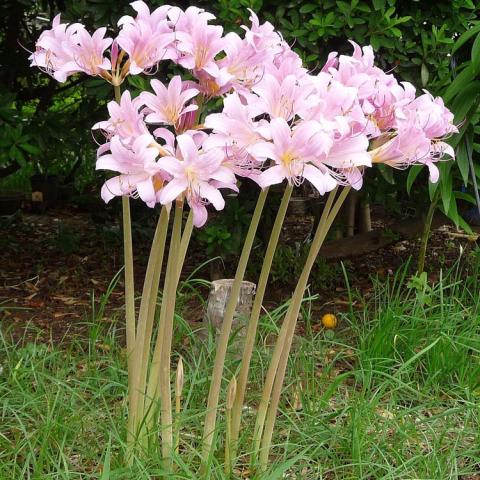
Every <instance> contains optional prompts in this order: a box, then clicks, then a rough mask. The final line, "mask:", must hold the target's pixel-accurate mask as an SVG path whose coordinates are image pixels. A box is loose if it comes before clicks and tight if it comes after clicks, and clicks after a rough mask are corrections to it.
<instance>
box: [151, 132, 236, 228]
mask: <svg viewBox="0 0 480 480" xmlns="http://www.w3.org/2000/svg"><path fill="white" fill-rule="evenodd" d="M177 144H178V147H177V151H176V155H175V156H171V157H169V156H166V157H163V158H162V159H161V164H162V166H163V169H164V170H165V171H166V172H168V173H169V174H170V175H171V176H172V177H173V178H172V179H171V180H170V181H169V182H168V183H167V185H165V186H164V187H163V189H162V190H161V191H160V195H159V200H160V202H161V203H163V204H168V203H170V202H172V201H174V200H175V199H181V198H182V197H183V196H185V198H186V200H187V202H188V204H189V205H190V208H191V209H192V211H193V222H194V225H195V226H196V227H201V226H202V225H204V224H205V222H206V221H207V216H208V213H207V209H206V207H205V203H206V202H209V203H211V204H212V205H213V206H214V207H215V209H216V210H222V209H223V207H224V206H225V200H224V199H223V197H222V195H221V193H220V192H219V190H218V188H219V186H221V187H222V188H230V189H232V190H237V187H236V185H235V175H234V174H233V172H232V171H231V170H230V169H228V168H227V167H224V166H223V165H222V162H223V157H224V155H223V152H222V151H221V150H220V149H211V150H208V151H206V152H204V151H202V150H199V147H198V145H196V144H195V142H194V140H193V138H192V137H191V136H190V135H188V134H182V135H179V136H178V137H177Z"/></svg>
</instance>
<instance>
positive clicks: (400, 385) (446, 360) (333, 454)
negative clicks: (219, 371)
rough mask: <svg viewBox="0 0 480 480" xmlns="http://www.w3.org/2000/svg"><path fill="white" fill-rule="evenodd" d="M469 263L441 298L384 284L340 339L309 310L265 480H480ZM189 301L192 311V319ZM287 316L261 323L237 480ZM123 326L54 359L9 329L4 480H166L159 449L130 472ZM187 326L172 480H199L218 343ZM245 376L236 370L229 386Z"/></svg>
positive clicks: (1, 402) (97, 332) (447, 281)
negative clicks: (204, 422)
mask: <svg viewBox="0 0 480 480" xmlns="http://www.w3.org/2000/svg"><path fill="white" fill-rule="evenodd" d="M467 263H468V264H469V267H468V269H465V268H462V269H460V268H459V267H458V265H457V266H455V268H453V269H452V270H451V271H449V272H444V273H443V275H442V276H441V278H440V280H439V281H438V282H436V283H435V284H431V283H428V282H427V281H426V278H424V277H420V278H416V279H413V280H411V279H407V278H406V274H405V271H406V270H405V271H403V272H399V273H398V274H397V275H396V277H395V278H392V279H391V280H390V281H385V280H382V281H380V280H373V283H374V289H373V294H372V295H371V296H370V297H369V298H368V300H364V299H362V298H361V297H359V296H358V293H356V292H353V291H350V290H349V295H350V298H351V299H352V300H353V299H355V300H357V304H358V300H361V301H364V308H362V309H353V308H352V309H351V311H350V312H348V313H346V314H343V315H339V317H340V318H339V320H340V322H339V323H340V327H339V330H337V331H336V332H335V334H333V335H332V334H331V332H330V333H328V332H324V331H320V332H316V333H312V331H315V329H311V328H309V325H311V324H315V323H318V321H319V319H318V318H315V314H314V313H312V312H314V311H315V310H314V309H312V308H311V307H312V303H311V302H313V303H314V300H313V299H311V300H307V301H306V302H305V304H304V309H303V314H302V316H303V320H302V321H303V322H305V324H306V327H307V328H306V329H305V330H306V331H307V334H306V335H305V336H303V337H298V338H297V339H296V340H295V348H294V352H293V353H292V355H291V358H290V365H289V370H288V371H289V374H288V377H287V379H286V383H285V390H284V395H283V401H282V403H281V406H280V408H281V414H280V415H279V417H278V420H277V425H276V433H275V436H274V448H273V450H272V456H271V462H270V470H269V472H268V473H267V474H265V475H262V477H261V478H262V479H267V480H268V479H275V478H278V479H280V478H298V479H312V480H313V479H315V480H317V479H325V480H327V479H328V480H330V479H342V480H343V479H392V480H394V479H395V480H398V479H435V480H437V479H464V480H466V479H473V478H475V477H474V476H473V475H474V474H478V473H479V472H480V436H479V435H478V432H479V423H480V293H479V291H478V287H477V282H478V280H477V279H478V274H479V271H480V269H479V267H478V264H479V263H480V262H479V261H478V258H473V259H469V261H468V262H467ZM407 284H408V286H407ZM112 285H114V284H112ZM192 285H193V282H192ZM112 288H113V286H112ZM192 288H193V287H192ZM186 290H188V289H184V291H186ZM193 294H195V295H197V294H198V291H197V290H196V289H194V293H193ZM183 300H184V299H183ZM183 300H182V301H181V302H180V304H181V305H188V303H186V302H184V301H183ZM102 301H103V302H104V301H105V299H103V300H102ZM104 306H105V303H101V304H100V313H101V315H98V318H101V317H103V316H104V313H103V310H104ZM283 311H284V306H283V307H280V308H279V309H278V310H277V311H273V312H270V314H269V315H266V316H265V317H264V318H263V319H262V326H261V332H260V335H259V338H258V342H257V343H258V348H257V349H256V351H255V354H254V358H253V370H252V376H251V384H250V389H249V392H248V396H247V401H248V403H247V406H246V408H245V412H244V421H243V423H242V425H243V430H242V432H241V438H240V448H239V458H238V459H237V460H238V461H237V469H238V470H237V473H236V474H235V476H236V477H237V478H252V475H250V476H249V475H248V472H247V470H248V466H249V455H248V454H249V451H250V449H251V447H252V445H251V432H252V427H253V423H254V420H255V406H256V404H257V401H258V398H259V396H260V393H261V385H262V381H263V376H264V373H265V371H266V368H267V367H268V358H269V354H270V347H269V345H271V343H272V335H273V334H274V333H275V332H276V331H277V330H278V323H279V320H280V318H281V315H282V312H283ZM97 313H98V310H97ZM118 325H120V322H111V323H107V324H106V323H100V322H98V321H96V320H91V321H90V335H89V336H88V337H87V338H84V339H80V338H74V339H70V341H69V342H68V343H65V344H64V345H55V346H53V345H46V344H42V343H40V342H36V343H35V342H34V343H27V342H26V341H24V342H22V341H19V342H16V343H14V342H13V341H12V340H11V339H10V337H9V334H8V332H7V331H5V329H4V333H3V334H2V336H1V337H0V366H1V373H0V479H1V480H4V479H5V480H10V479H12V480H17V479H82V480H83V479H93V478H95V479H101V480H108V479H132V480H133V479H135V480H137V479H149V478H159V477H160V476H161V475H162V470H161V462H160V456H159V449H158V448H153V449H152V450H151V451H147V452H144V453H143V454H142V455H141V456H139V457H138V458H137V459H135V462H134V466H133V467H131V468H126V467H124V465H123V457H124V453H125V443H124V439H125V423H126V404H125V396H126V383H127V378H126V364H125V354H124V351H123V349H122V348H121V346H120V340H119V339H120V337H121V333H122V332H120V331H119V330H118V328H120V327H118ZM177 325H178V328H177V332H176V336H175V339H176V349H175V358H174V361H176V359H177V358H178V355H180V354H181V355H182V357H183V359H184V365H185V387H184V394H183V407H184V408H183V412H182V414H181V416H180V418H179V419H178V421H179V423H180V425H181V451H180V455H179V456H178V457H177V458H176V459H175V462H176V473H175V475H174V477H173V478H177V479H196V478H198V476H197V474H196V471H197V467H198V465H199V450H200V435H201V432H202V428H203V426H202V420H203V416H204V409H205V406H206V397H207V394H208V386H209V374H210V372H211V366H212V364H213V359H214V353H215V346H214V343H213V340H212V339H211V338H210V339H207V340H206V342H205V343H203V342H201V341H200V340H199V339H198V338H197V336H196V334H195V332H193V331H191V329H190V327H189V326H188V324H187V323H186V322H184V321H181V311H179V317H178V322H177ZM237 367H238V362H237V361H236V360H235V359H234V358H231V359H229V360H228V364H227V368H226V372H225V379H228V380H229V379H230V378H231V375H232V374H233V373H234V372H235V371H236V368H237ZM225 384H226V381H225ZM224 397H225V395H224V394H223V397H222V401H223V402H224V401H225V398H224ZM222 415H223V410H222ZM224 428H225V424H224V418H221V421H220V422H219V424H218V436H217V446H218V448H217V454H216V456H215V459H213V460H212V474H211V478H212V479H222V478H225V477H224V474H223V442H224ZM155 435H156V436H158V432H156V433H155ZM153 443H155V442H153ZM241 473H243V474H244V475H245V476H243V477H241V476H240V474H241Z"/></svg>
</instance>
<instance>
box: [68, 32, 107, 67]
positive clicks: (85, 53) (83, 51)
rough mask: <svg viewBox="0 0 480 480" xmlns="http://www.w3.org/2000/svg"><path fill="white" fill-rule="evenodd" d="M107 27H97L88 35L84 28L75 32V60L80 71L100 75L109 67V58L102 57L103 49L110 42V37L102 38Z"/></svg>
mask: <svg viewBox="0 0 480 480" xmlns="http://www.w3.org/2000/svg"><path fill="white" fill-rule="evenodd" d="M106 32H107V29H106V28H105V27H102V28H99V29H98V30H96V31H95V32H93V35H90V34H89V33H88V32H87V31H86V30H85V28H79V29H78V32H77V36H76V37H77V42H78V46H77V47H76V48H75V54H74V58H75V62H76V63H77V65H78V66H79V69H80V70H81V71H82V72H85V73H86V74H88V75H100V74H101V73H102V71H105V70H109V69H110V68H111V64H110V60H108V59H107V58H105V57H104V54H105V50H106V49H107V48H108V47H110V45H111V44H112V39H111V38H104V37H105V33H106Z"/></svg>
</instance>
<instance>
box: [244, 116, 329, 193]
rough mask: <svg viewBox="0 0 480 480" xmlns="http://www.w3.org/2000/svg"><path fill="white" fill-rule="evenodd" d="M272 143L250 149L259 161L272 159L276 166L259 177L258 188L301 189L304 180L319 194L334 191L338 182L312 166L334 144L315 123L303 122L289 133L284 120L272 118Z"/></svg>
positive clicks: (326, 170) (322, 168) (327, 171)
mask: <svg viewBox="0 0 480 480" xmlns="http://www.w3.org/2000/svg"><path fill="white" fill-rule="evenodd" d="M270 125H271V134H272V140H273V141H272V142H260V143H258V144H256V145H254V146H253V147H251V148H250V153H251V154H252V155H253V156H255V157H259V158H264V159H267V158H269V159H271V160H273V161H274V162H275V165H274V166H272V167H270V168H267V170H265V171H263V172H262V173H261V174H260V175H259V177H258V180H257V182H258V184H259V185H260V186H261V187H262V188H265V187H267V186H269V185H274V184H277V183H282V182H283V180H285V179H287V181H288V183H290V184H293V185H300V184H301V183H302V182H303V179H307V180H308V181H309V182H310V183H311V184H312V185H313V186H314V187H315V188H316V189H317V190H318V191H319V193H320V195H324V194H325V193H326V192H329V191H330V190H333V189H334V188H335V186H336V185H337V182H336V181H335V180H334V178H333V177H332V176H331V174H330V171H329V170H328V169H327V168H326V167H325V166H323V165H322V164H320V163H317V164H313V163H312V162H315V160H316V158H317V157H318V156H320V155H326V154H327V152H328V151H329V149H330V148H331V146H332V144H333V141H332V139H331V138H330V137H329V136H328V135H326V134H325V133H324V132H322V131H321V130H319V129H318V124H317V123H316V122H302V123H300V124H299V125H298V126H297V127H296V128H295V129H293V130H291V129H290V126H289V125H288V123H287V122H286V121H285V120H284V119H283V118H274V119H273V120H272V121H271V123H270Z"/></svg>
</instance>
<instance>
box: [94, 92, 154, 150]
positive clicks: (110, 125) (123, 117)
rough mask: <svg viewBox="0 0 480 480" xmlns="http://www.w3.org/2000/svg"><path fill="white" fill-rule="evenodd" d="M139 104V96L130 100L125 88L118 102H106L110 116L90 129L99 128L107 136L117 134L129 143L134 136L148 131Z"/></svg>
mask: <svg viewBox="0 0 480 480" xmlns="http://www.w3.org/2000/svg"><path fill="white" fill-rule="evenodd" d="M141 106H142V103H141V100H140V99H139V97H137V98H135V99H133V100H132V98H131V96H130V92H129V91H128V90H125V92H123V94H122V97H121V99H120V104H118V103H117V102H115V101H112V102H109V103H108V106H107V108H108V113H109V114H110V118H109V119H108V120H107V121H103V122H98V123H96V124H95V125H94V126H93V127H92V129H101V130H102V131H103V132H104V133H105V135H106V136H107V138H110V137H112V136H114V135H118V136H119V137H120V138H121V139H122V141H123V142H124V143H130V142H131V141H132V140H135V138H137V137H139V136H141V135H144V134H147V133H148V129H147V127H146V125H145V122H144V119H143V115H142V114H141V113H140V112H139V110H140V107H141Z"/></svg>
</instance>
